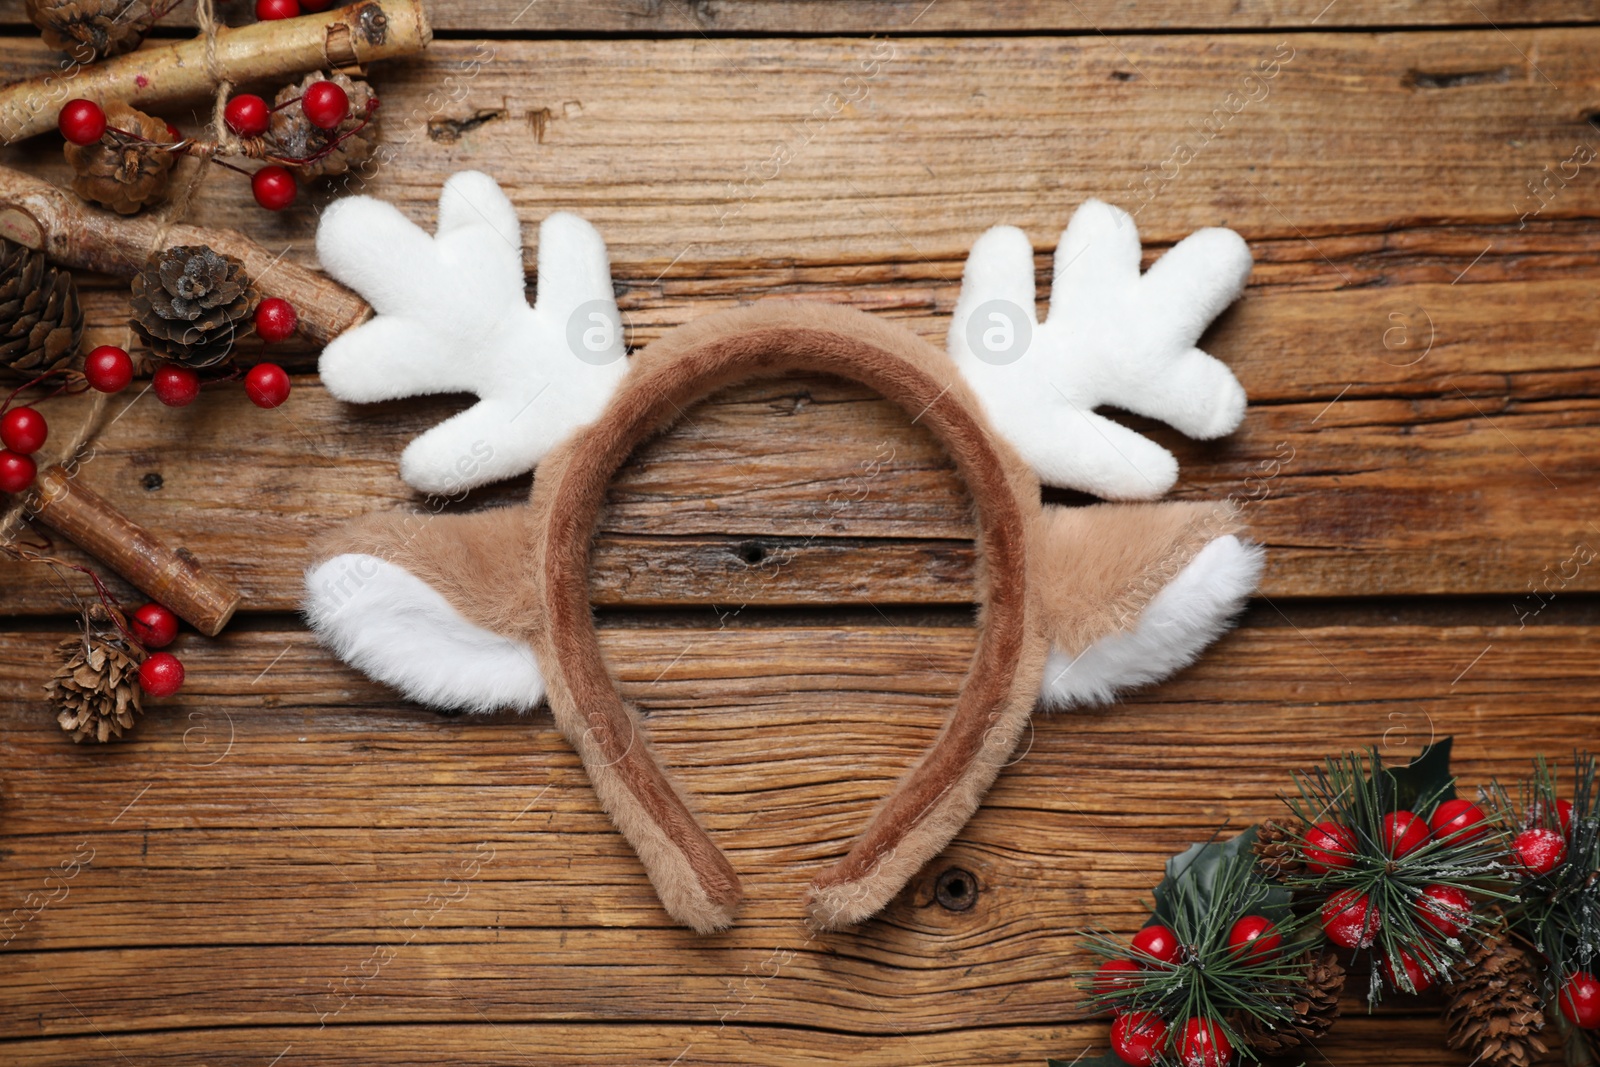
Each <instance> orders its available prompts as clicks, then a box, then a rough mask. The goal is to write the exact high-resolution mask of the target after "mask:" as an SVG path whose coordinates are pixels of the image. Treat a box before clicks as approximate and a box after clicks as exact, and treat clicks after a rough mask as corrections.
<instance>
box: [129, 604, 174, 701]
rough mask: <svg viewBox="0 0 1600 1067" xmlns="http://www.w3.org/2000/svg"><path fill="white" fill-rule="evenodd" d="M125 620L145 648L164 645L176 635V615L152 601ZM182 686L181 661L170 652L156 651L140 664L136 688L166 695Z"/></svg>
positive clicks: (149, 693)
mask: <svg viewBox="0 0 1600 1067" xmlns="http://www.w3.org/2000/svg"><path fill="white" fill-rule="evenodd" d="M128 623H129V625H130V626H132V627H133V636H134V637H136V638H137V639H138V641H139V643H140V644H141V645H144V646H145V647H146V648H166V647H167V646H168V645H170V644H172V642H173V639H174V638H176V637H177V636H178V617H177V616H176V615H174V614H173V613H172V612H171V611H169V610H167V609H166V608H164V607H162V606H161V605H160V604H157V603H155V602H153V601H152V602H151V603H149V604H146V605H144V606H143V607H141V608H140V609H139V610H137V611H135V612H134V613H133V615H132V616H130V617H129V619H128ZM182 686H183V662H182V661H181V660H179V659H178V657H177V656H174V655H173V654H172V653H171V652H156V653H154V654H152V655H150V656H147V657H146V658H145V661H144V662H143V663H141V664H139V688H140V689H142V690H144V691H145V693H147V694H148V695H150V696H153V697H169V696H171V695H172V694H173V693H176V692H177V691H178V690H179V689H180V688H181V687H182Z"/></svg>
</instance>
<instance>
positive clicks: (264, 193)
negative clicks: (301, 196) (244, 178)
mask: <svg viewBox="0 0 1600 1067" xmlns="http://www.w3.org/2000/svg"><path fill="white" fill-rule="evenodd" d="M250 191H251V192H252V193H254V194H255V198H256V203H258V204H260V205H261V206H262V207H264V208H266V209H267V210H268V211H282V210H283V209H284V208H286V207H288V206H289V205H290V204H292V203H294V197H295V193H296V192H298V190H297V189H296V187H295V184H294V175H293V174H290V173H289V170H288V168H287V167H280V166H278V165H277V164H276V163H274V164H273V165H272V166H270V167H262V168H261V169H260V170H258V171H256V172H255V174H254V175H252V176H251V178H250Z"/></svg>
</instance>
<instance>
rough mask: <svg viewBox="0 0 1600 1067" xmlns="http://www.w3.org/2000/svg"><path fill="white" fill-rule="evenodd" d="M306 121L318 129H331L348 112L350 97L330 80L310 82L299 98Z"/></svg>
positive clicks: (341, 120)
mask: <svg viewBox="0 0 1600 1067" xmlns="http://www.w3.org/2000/svg"><path fill="white" fill-rule="evenodd" d="M300 109H301V110H302V111H304V112H305V113H306V121H308V122H310V123H311V125H313V126H315V127H317V128H318V129H320V130H331V129H333V128H334V127H335V126H337V125H339V123H341V122H343V121H344V119H345V116H346V115H348V114H350V98H349V97H348V96H346V95H345V91H344V90H343V89H341V88H339V86H338V85H336V84H334V83H333V82H330V81H320V82H312V83H311V84H310V85H309V86H308V87H307V88H306V91H305V95H304V96H302V97H301V98H300Z"/></svg>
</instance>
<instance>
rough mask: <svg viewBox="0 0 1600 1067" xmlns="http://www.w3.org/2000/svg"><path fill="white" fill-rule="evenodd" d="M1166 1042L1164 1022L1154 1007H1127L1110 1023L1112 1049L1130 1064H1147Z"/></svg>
mask: <svg viewBox="0 0 1600 1067" xmlns="http://www.w3.org/2000/svg"><path fill="white" fill-rule="evenodd" d="M1166 1044H1167V1024H1166V1023H1164V1022H1162V1021H1161V1016H1159V1015H1157V1014H1156V1013H1155V1012H1153V1011H1130V1012H1128V1013H1126V1014H1125V1015H1119V1016H1117V1018H1116V1021H1115V1022H1113V1023H1112V1024H1111V1051H1112V1052H1115V1053H1116V1054H1117V1058H1118V1059H1119V1060H1121V1061H1122V1062H1123V1063H1130V1064H1133V1067H1149V1064H1152V1063H1154V1062H1156V1058H1157V1057H1159V1056H1160V1055H1161V1050H1162V1048H1164V1047H1165V1046H1166Z"/></svg>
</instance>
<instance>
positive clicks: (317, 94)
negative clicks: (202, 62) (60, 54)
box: [56, 0, 378, 211]
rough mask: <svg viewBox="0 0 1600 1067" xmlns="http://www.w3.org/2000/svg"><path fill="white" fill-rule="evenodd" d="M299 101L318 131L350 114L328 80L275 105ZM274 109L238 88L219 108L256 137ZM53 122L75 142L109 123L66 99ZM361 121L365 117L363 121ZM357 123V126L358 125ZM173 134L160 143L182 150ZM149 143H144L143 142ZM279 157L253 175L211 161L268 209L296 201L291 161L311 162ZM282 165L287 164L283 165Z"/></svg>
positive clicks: (270, 9) (269, 8)
mask: <svg viewBox="0 0 1600 1067" xmlns="http://www.w3.org/2000/svg"><path fill="white" fill-rule="evenodd" d="M331 2H332V0H298V2H297V0H260V2H259V3H258V4H257V5H256V15H257V17H258V18H261V19H264V20H265V19H281V18H292V17H294V16H295V15H298V14H300V9H301V8H302V7H304V8H306V9H307V10H311V11H322V10H325V9H326V8H327V7H328V6H329V4H330V3H331ZM295 104H299V105H300V108H301V110H302V111H303V112H304V113H305V116H306V121H308V122H310V123H311V124H312V125H313V126H315V127H317V128H318V129H319V130H334V129H337V128H338V126H339V124H340V123H342V122H343V121H344V120H345V119H347V118H349V116H350V97H349V95H348V94H347V93H346V92H345V91H344V89H342V88H340V86H339V85H338V84H337V83H335V82H331V81H326V80H324V81H319V82H313V83H312V84H311V86H310V87H309V88H308V89H306V91H305V92H304V93H303V94H302V95H300V96H298V97H296V98H295V99H293V100H289V101H286V102H285V103H283V104H280V105H278V107H279V108H283V107H291V106H293V105H295ZM377 106H378V101H377V98H376V97H373V98H371V99H370V100H369V101H368V103H367V108H368V110H369V111H370V110H371V109H373V108H376V107H377ZM275 110H278V108H273V107H269V106H268V105H267V102H266V100H264V99H262V98H261V97H259V96H257V95H255V94H254V93H240V94H239V95H237V96H234V97H232V98H231V99H229V100H228V103H227V104H226V106H224V107H223V109H222V120H223V122H224V123H226V124H227V127H228V129H230V130H232V131H233V132H234V133H235V134H237V135H238V136H240V137H247V138H255V137H261V136H263V135H265V134H266V132H267V130H268V129H269V128H270V127H271V125H272V113H273V111H275ZM56 125H57V127H58V128H59V129H60V131H61V136H63V137H65V138H66V139H67V140H69V141H71V142H72V143H73V144H76V145H87V144H93V143H94V142H96V141H98V140H100V138H101V137H102V136H104V134H105V132H106V130H107V129H108V128H109V127H108V126H107V125H106V113H105V110H104V109H103V108H101V106H100V105H99V104H97V103H95V102H94V101H93V100H84V99H78V100H69V101H67V103H66V104H65V105H64V106H63V107H62V108H61V112H60V114H59V115H58V116H57V119H56ZM362 125H365V122H363V123H362ZM359 128H360V127H357V129H359ZM167 130H168V132H169V134H170V135H171V137H172V139H173V143H172V144H171V145H163V146H161V147H163V148H166V149H168V150H169V151H173V152H182V151H184V150H186V149H187V147H188V142H186V141H184V140H183V139H182V137H181V135H180V134H179V132H178V130H177V129H176V128H175V127H173V126H171V125H170V124H169V125H168V126H167ZM114 132H116V133H118V134H120V135H121V136H123V137H125V138H127V139H129V140H133V141H143V140H144V139H143V138H142V137H139V136H137V135H136V134H132V133H129V132H128V131H126V130H114ZM354 132H356V131H355V130H351V131H349V132H348V133H346V134H344V135H343V136H341V137H338V138H335V139H334V140H333V141H332V142H330V143H329V144H328V145H327V146H326V147H324V148H323V149H322V150H321V151H319V152H318V153H317V154H316V155H315V156H314V157H312V158H313V159H315V158H321V157H322V156H324V155H326V154H327V153H329V152H331V151H333V149H334V148H336V147H337V146H338V144H339V143H340V142H341V141H343V140H344V139H345V138H346V137H349V136H350V135H351V134H353V133H354ZM146 143H148V142H146ZM268 158H269V159H276V160H278V162H275V163H269V164H268V165H267V166H264V167H262V168H261V169H260V170H258V171H256V172H255V173H254V174H249V172H248V171H243V170H240V169H239V168H238V167H234V166H233V165H232V164H230V163H226V162H224V161H223V160H221V159H218V158H215V157H213V159H214V162H216V163H218V164H219V165H221V166H224V167H228V168H229V169H231V170H236V171H239V173H241V174H249V177H250V193H251V195H252V196H254V197H255V200H256V203H257V204H260V205H261V206H262V207H264V208H266V209H267V210H268V211H282V210H283V209H284V208H286V207H288V206H289V205H290V204H292V203H294V200H295V197H296V196H297V195H298V193H299V185H298V184H297V183H296V182H295V177H294V173H293V172H292V171H291V170H290V169H289V166H293V165H295V164H304V163H309V162H311V159H287V158H284V157H280V156H271V155H269V156H268ZM284 164H289V166H285V165H284Z"/></svg>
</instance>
